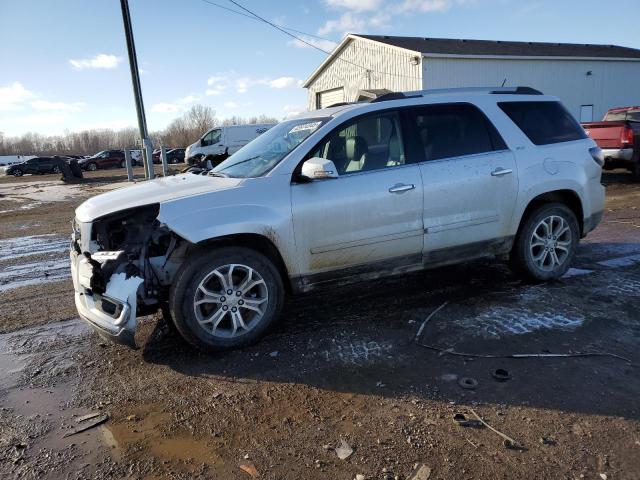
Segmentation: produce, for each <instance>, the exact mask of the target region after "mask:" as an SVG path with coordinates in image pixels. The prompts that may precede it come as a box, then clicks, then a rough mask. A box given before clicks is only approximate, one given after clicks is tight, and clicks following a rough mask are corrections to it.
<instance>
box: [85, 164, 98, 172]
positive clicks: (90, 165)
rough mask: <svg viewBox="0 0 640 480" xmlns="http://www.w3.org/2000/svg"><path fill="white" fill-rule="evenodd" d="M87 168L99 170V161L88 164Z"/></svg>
mask: <svg viewBox="0 0 640 480" xmlns="http://www.w3.org/2000/svg"><path fill="white" fill-rule="evenodd" d="M87 170H89V171H90V172H95V171H96V170H98V164H97V163H93V162H91V163H89V164H88V165H87Z"/></svg>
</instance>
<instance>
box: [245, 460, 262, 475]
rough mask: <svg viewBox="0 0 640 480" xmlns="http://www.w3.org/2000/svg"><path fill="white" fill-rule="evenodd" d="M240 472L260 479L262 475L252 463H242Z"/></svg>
mask: <svg viewBox="0 0 640 480" xmlns="http://www.w3.org/2000/svg"><path fill="white" fill-rule="evenodd" d="M240 470H242V471H243V472H245V473H247V474H249V475H250V476H251V477H252V478H258V477H259V476H260V474H259V473H258V470H257V469H256V467H255V466H254V465H253V463H251V462H244V463H241V464H240Z"/></svg>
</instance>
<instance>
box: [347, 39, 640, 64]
mask: <svg viewBox="0 0 640 480" xmlns="http://www.w3.org/2000/svg"><path fill="white" fill-rule="evenodd" d="M354 35H355V36H357V37H362V38H367V39H369V40H373V41H376V42H381V43H386V44H388V45H393V46H396V47H400V48H406V49H407V50H413V51H414V52H421V53H423V54H441V55H498V56H519V57H589V58H598V57H601V58H637V59H640V50H638V49H635V48H628V47H619V46H617V45H591V44H584V43H540V42H503V41H500V40H497V41H496V40H464V39H456V38H426V37H425V38H423V37H391V36H387V35H359V34H354Z"/></svg>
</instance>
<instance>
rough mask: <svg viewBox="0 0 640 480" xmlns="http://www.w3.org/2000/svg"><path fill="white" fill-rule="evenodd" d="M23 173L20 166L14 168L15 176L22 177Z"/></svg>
mask: <svg viewBox="0 0 640 480" xmlns="http://www.w3.org/2000/svg"><path fill="white" fill-rule="evenodd" d="M22 174H23V172H22V170H20V169H19V168H16V169H14V170H13V176H14V177H21V176H22Z"/></svg>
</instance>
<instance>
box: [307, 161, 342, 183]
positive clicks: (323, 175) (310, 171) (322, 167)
mask: <svg viewBox="0 0 640 480" xmlns="http://www.w3.org/2000/svg"><path fill="white" fill-rule="evenodd" d="M302 176H303V177H306V178H308V179H310V180H325V179H328V178H338V170H337V169H336V166H335V165H334V163H333V162H332V161H331V160H327V159H326V158H319V157H313V158H310V159H309V160H307V161H306V162H304V163H303V164H302Z"/></svg>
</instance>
